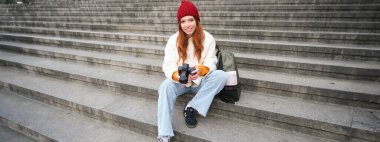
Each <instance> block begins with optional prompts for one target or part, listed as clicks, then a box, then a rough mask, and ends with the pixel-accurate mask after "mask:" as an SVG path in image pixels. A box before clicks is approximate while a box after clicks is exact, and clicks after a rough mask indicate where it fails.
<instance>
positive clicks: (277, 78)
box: [239, 69, 380, 101]
mask: <svg viewBox="0 0 380 142" xmlns="http://www.w3.org/2000/svg"><path fill="white" fill-rule="evenodd" d="M239 74H241V77H244V78H250V79H254V80H263V81H268V82H278V83H284V84H293V85H300V86H309V87H313V88H325V89H332V90H341V91H347V92H357V93H366V94H371V95H375V96H379V95H380V88H379V86H380V83H377V82H369V81H347V80H341V79H332V78H322V77H310V76H303V75H294V74H287V73H276V72H268V71H257V70H252V69H241V70H239ZM379 99H380V98H379ZM377 101H380V100H377Z"/></svg>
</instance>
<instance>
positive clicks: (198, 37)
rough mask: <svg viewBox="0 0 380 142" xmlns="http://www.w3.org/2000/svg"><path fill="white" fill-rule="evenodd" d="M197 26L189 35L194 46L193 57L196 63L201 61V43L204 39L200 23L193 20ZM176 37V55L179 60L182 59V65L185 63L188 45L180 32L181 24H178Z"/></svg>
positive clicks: (185, 36) (186, 39) (184, 35)
mask: <svg viewBox="0 0 380 142" xmlns="http://www.w3.org/2000/svg"><path fill="white" fill-rule="evenodd" d="M195 21H196V24H197V28H196V29H195V30H194V33H193V34H192V35H191V37H192V38H193V44H194V51H195V56H196V57H197V59H198V61H200V59H201V54H202V51H203V41H204V39H205V34H204V32H203V27H202V25H201V23H200V22H199V21H198V20H195ZM178 31H179V34H178V37H177V49H178V55H179V59H178V62H179V60H181V59H182V63H184V62H185V60H186V59H187V53H186V51H187V46H188V44H189V42H188V41H189V38H191V37H190V36H188V35H187V34H186V33H185V32H184V31H182V28H181V24H178Z"/></svg>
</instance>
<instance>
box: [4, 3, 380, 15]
mask: <svg viewBox="0 0 380 142" xmlns="http://www.w3.org/2000/svg"><path fill="white" fill-rule="evenodd" d="M79 6H80V7H79ZM379 8H380V6H379V5H373V4H371V5H363V4H361V5H314V6H310V5H307V6H301V5H299V6H297V5H251V6H246V5H240V6H229V5H224V6H215V5H214V6H206V5H199V6H197V9H198V11H199V12H200V13H204V12H207V11H209V12H219V11H220V12H225V11H231V12H345V11H379ZM177 9H178V6H160V7H157V6H151V7H149V6H146V5H145V6H144V5H141V6H138V7H131V6H130V5H123V4H121V5H114V4H105V5H91V4H87V5H85V4H82V5H81V4H79V5H75V6H74V5H71V6H69V7H56V6H54V7H53V6H52V7H50V6H49V7H47V6H46V5H31V6H27V8H26V9H19V8H9V11H23V12H39V11H41V12H42V11H82V12H85V11H97V12H99V11H102V12H111V11H114V12H140V11H141V12H144V11H146V12H151V11H160V12H176V11H177Z"/></svg>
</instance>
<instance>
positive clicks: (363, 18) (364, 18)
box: [7, 13, 380, 23]
mask: <svg viewBox="0 0 380 142" xmlns="http://www.w3.org/2000/svg"><path fill="white" fill-rule="evenodd" d="M339 14H340V13H332V14H326V15H312V14H309V15H295V16H289V15H285V14H277V15H275V14H271V15H270V14H260V15H248V16H245V17H238V16H234V17H231V16H228V15H225V16H226V17H224V15H206V14H204V15H202V18H201V20H220V19H224V20H237V21H240V20H286V21H289V20H295V21H342V22H343V21H345V22H379V21H380V20H379V17H375V16H374V15H373V14H370V13H368V14H366V15H353V16H351V15H347V16H345V15H340V16H341V17H335V16H332V15H339ZM176 15H177V14H172V15H163V14H161V13H157V14H150V15H141V14H140V15H136V14H133V13H132V14H127V13H125V14H124V13H123V14H121V16H118V15H102V14H101V15H99V16H101V17H104V18H102V19H105V18H107V19H108V20H112V19H116V20H113V22H114V23H120V22H119V21H120V20H121V19H122V18H152V19H159V18H162V19H171V20H175V19H176V18H175V17H176ZM71 16H72V17H76V18H81V19H83V18H92V19H93V18H99V16H98V15H93V16H90V15H88V16H79V15H75V14H72V15H71ZM7 17H11V15H8V16H7ZM13 17H15V19H16V20H18V21H21V20H24V19H25V20H27V21H33V19H46V16H34V15H32V16H29V15H25V16H17V15H16V16H13ZM48 18H49V19H53V18H61V19H62V18H67V17H65V16H61V17H53V16H51V17H48ZM37 21H40V20H37ZM43 21H49V20H43ZM65 21H74V20H65Z"/></svg>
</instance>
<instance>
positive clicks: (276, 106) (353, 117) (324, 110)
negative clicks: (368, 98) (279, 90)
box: [235, 91, 380, 134]
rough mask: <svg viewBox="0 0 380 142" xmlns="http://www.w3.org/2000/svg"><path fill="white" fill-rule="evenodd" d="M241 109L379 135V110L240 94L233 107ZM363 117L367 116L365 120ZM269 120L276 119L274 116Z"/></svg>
mask: <svg viewBox="0 0 380 142" xmlns="http://www.w3.org/2000/svg"><path fill="white" fill-rule="evenodd" d="M235 105H238V106H242V107H248V108H254V109H257V110H264V111H268V112H272V113H279V114H284V115H287V116H293V117H300V118H306V119H310V120H315V121H317V122H327V123H330V124H335V125H340V126H344V127H348V128H355V129H363V130H367V131H371V132H375V133H379V134H380V119H377V115H380V111H379V110H371V109H362V108H356V107H349V106H342V105H334V104H327V103H322V102H317V101H307V100H303V99H300V98H291V97H282V96H278V95H271V94H264V93H257V92H251V91H243V95H241V98H240V100H239V101H238V102H237V103H236V104H235ZM364 116H371V117H368V118H367V119H366V120H365V119H363V118H364ZM272 119H276V118H275V116H274V118H272ZM291 121H299V122H294V123H300V124H301V125H302V123H303V124H305V123H311V124H305V125H306V126H312V125H314V124H312V123H313V122H302V121H300V120H298V119H294V120H291Z"/></svg>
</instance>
